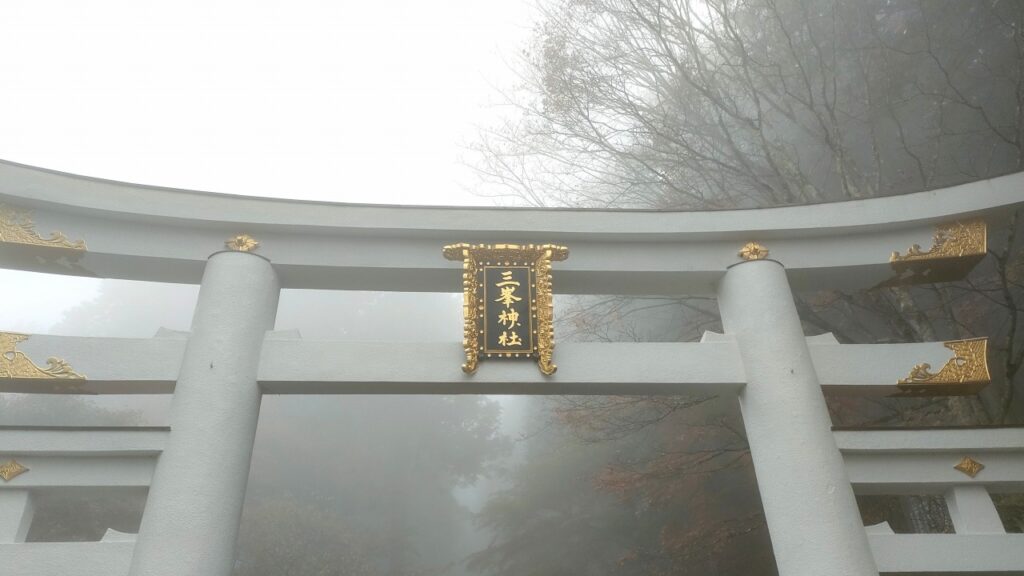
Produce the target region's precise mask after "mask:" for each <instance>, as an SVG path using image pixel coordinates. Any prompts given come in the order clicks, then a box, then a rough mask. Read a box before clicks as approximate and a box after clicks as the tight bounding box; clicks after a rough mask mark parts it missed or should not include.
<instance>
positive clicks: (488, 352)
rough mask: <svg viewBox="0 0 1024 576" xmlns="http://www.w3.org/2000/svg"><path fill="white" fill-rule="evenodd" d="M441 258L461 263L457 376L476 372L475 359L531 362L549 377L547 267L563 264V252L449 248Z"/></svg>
mask: <svg viewBox="0 0 1024 576" xmlns="http://www.w3.org/2000/svg"><path fill="white" fill-rule="evenodd" d="M444 256H445V258H447V259H449V260H462V263H463V264H462V268H463V270H462V288H463V305H462V313H463V330H464V334H463V342H462V343H463V347H464V348H465V351H466V362H465V364H463V365H462V370H463V371H464V372H466V373H467V374H472V373H474V372H476V368H477V363H478V362H479V360H480V359H481V358H536V359H537V365H538V366H539V367H540V370H541V372H543V373H544V374H548V375H550V374H554V373H555V370H556V366H555V365H554V363H553V362H552V358H553V353H554V328H553V325H552V321H553V298H552V291H551V262H552V261H558V260H565V259H566V258H568V256H569V251H568V249H566V248H565V247H563V246H553V245H550V244H544V245H533V244H530V245H516V244H476V245H472V244H453V245H451V246H445V248H444Z"/></svg>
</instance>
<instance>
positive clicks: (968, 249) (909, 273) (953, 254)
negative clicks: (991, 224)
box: [885, 218, 988, 285]
mask: <svg viewBox="0 0 1024 576" xmlns="http://www.w3.org/2000/svg"><path fill="white" fill-rule="evenodd" d="M987 250H988V227H987V226H986V225H985V221H984V220H982V219H980V218H975V219H973V220H963V221H957V222H947V223H945V224H940V225H938V226H936V228H935V234H934V235H933V236H932V247H931V248H929V249H928V250H924V249H922V248H921V246H919V245H917V244H914V245H913V246H911V247H910V249H909V250H907V253H906V254H900V253H899V252H893V253H892V255H890V256H889V263H890V264H891V265H892V268H893V270H894V271H895V272H896V273H897V277H896V278H894V279H892V280H890V281H888V282H886V283H885V284H886V285H893V284H920V283H925V282H948V281H952V280H959V279H961V278H963V277H964V276H966V275H967V273H968V272H970V270H971V268H973V267H974V266H975V264H977V263H978V262H980V261H981V260H982V259H983V258H984V257H985V253H986V251H987Z"/></svg>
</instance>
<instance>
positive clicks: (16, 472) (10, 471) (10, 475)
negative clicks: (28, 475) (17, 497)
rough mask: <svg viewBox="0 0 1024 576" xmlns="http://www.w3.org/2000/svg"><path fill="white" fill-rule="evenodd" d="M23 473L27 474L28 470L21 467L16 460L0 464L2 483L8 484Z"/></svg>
mask: <svg viewBox="0 0 1024 576" xmlns="http://www.w3.org/2000/svg"><path fill="white" fill-rule="evenodd" d="M25 472H28V468H26V467H24V466H22V465H21V463H19V462H18V461H17V460H8V461H7V462H4V463H3V464H0V478H3V479H4V482H10V481H11V480H13V479H14V478H15V477H16V476H21V475H22V474H24V473H25Z"/></svg>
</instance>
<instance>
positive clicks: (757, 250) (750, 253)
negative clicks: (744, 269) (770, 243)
mask: <svg viewBox="0 0 1024 576" xmlns="http://www.w3.org/2000/svg"><path fill="white" fill-rule="evenodd" d="M737 255H738V256H739V257H740V258H743V259H744V260H764V259H765V258H767V257H768V249H767V248H765V247H764V246H762V245H760V244H758V243H757V242H747V243H746V244H744V245H743V248H741V249H740V251H739V253H738V254H737Z"/></svg>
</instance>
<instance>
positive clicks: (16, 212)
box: [0, 204, 86, 252]
mask: <svg viewBox="0 0 1024 576" xmlns="http://www.w3.org/2000/svg"><path fill="white" fill-rule="evenodd" d="M0 242H2V243H7V244H24V245H26V246H46V247H48V248H65V249H69V250H77V251H80V252H85V251H86V247H85V242H84V241H82V240H76V241H74V242H72V241H71V240H68V238H67V236H64V234H63V233H61V232H56V231H55V232H51V233H50V237H49V238H43V237H41V236H40V235H39V234H38V233H37V232H36V225H35V222H33V221H32V213H31V212H30V211H28V210H22V209H19V208H15V207H13V206H8V205H6V204H0Z"/></svg>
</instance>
